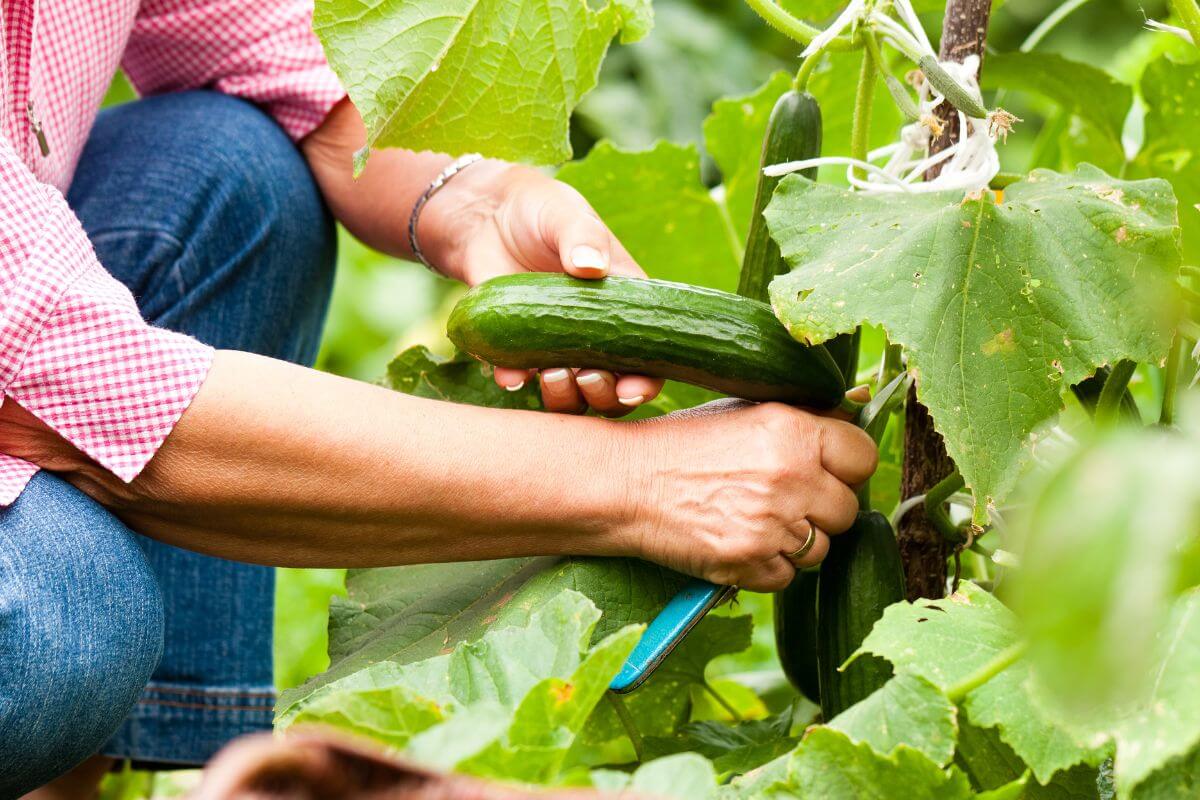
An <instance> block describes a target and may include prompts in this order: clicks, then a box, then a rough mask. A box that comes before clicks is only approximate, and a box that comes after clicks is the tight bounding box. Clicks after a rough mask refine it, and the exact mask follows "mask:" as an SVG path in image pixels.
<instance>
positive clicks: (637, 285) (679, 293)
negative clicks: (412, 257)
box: [447, 272, 845, 408]
mask: <svg viewBox="0 0 1200 800" xmlns="http://www.w3.org/2000/svg"><path fill="white" fill-rule="evenodd" d="M447 333H448V334H449V336H450V340H451V341H452V342H454V344H455V345H457V346H458V348H459V349H460V350H463V351H464V352H467V353H470V354H471V355H473V356H475V357H477V358H480V359H482V360H484V361H487V362H488V363H490V364H495V365H496V366H499V367H514V368H518V369H530V368H538V367H594V368H598V369H607V370H612V371H614V372H633V373H640V374H642V375H653V376H655V377H660V378H669V379H671V380H677V381H683V382H684V383H691V384H694V385H696V386H703V387H705V388H707V389H713V390H715V391H718V392H722V393H723V394H728V395H733V396H735V397H742V398H745V399H747V400H759V401H766V400H779V401H783V402H788V403H795V404H798V405H804V406H811V407H814V408H832V407H833V406H836V405H837V404H838V403H839V402H840V401H841V399H842V395H843V394H844V392H845V384H844V382H843V380H842V375H841V372H840V371H839V369H838V365H837V364H836V363H835V362H834V360H833V358H832V357H831V356H830V355H829V353H828V352H827V351H826V350H825V348H824V347H820V346H815V347H809V346H806V345H803V344H801V343H800V342H797V341H796V340H795V339H793V338H792V337H791V335H790V334H789V333H788V332H787V329H786V328H784V327H783V325H782V324H780V322H779V320H777V319H776V318H775V314H774V313H773V312H772V311H771V307H770V306H768V305H767V304H765V303H760V302H758V301H756V300H750V299H748V298H745V297H739V296H737V295H734V294H729V293H728V292H719V291H716V290H714V289H704V288H701V287H698V286H689V285H687V284H682V283H669V282H667V281H655V280H647V279H640V278H621V277H609V278H605V279H603V280H596V281H585V280H578V279H575V278H571V277H569V276H566V275H560V274H550V273H534V272H528V273H523V274H519V275H505V276H503V277H500V278H494V279H492V280H490V281H487V282H486V283H483V284H480V285H479V286H476V287H475V288H473V289H471V291H469V292H467V294H466V295H465V296H464V297H463V298H462V300H460V301H459V302H458V305H456V306H455V307H454V310H453V311H452V312H451V313H450V319H449V321H448V322H447Z"/></svg>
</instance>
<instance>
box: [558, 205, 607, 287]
mask: <svg viewBox="0 0 1200 800" xmlns="http://www.w3.org/2000/svg"><path fill="white" fill-rule="evenodd" d="M547 213H548V216H550V217H552V218H556V219H555V220H554V222H552V223H551V224H550V225H549V226H548V232H552V233H551V236H550V238H551V239H552V240H553V243H554V245H555V246H556V247H557V249H558V258H559V263H560V264H561V265H562V270H563V272H565V273H567V274H568V275H573V276H574V277H576V278H585V279H596V278H603V277H605V276H606V275H608V271H609V267H610V266H611V264H612V236H611V234H609V232H608V228H606V227H605V226H604V223H603V222H601V221H600V220H599V219H597V218H596V217H595V216H593V215H592V213H591V209H587V208H579V207H578V206H577V205H574V204H571V205H569V206H568V205H565V204H564V205H563V206H559V207H557V208H555V209H553V210H548V211H547Z"/></svg>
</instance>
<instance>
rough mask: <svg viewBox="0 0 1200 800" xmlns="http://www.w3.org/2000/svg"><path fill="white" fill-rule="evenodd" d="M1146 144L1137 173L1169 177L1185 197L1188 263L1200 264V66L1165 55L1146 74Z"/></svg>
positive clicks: (1182, 210)
mask: <svg viewBox="0 0 1200 800" xmlns="http://www.w3.org/2000/svg"><path fill="white" fill-rule="evenodd" d="M1141 95H1142V99H1143V101H1144V102H1145V104H1146V118H1145V122H1144V126H1145V140H1144V142H1143V145H1142V150H1141V152H1140V153H1138V156H1137V159H1136V160H1135V161H1134V163H1133V165H1132V167H1133V170H1132V173H1133V174H1136V175H1153V176H1157V177H1161V178H1166V179H1167V180H1169V181H1170V182H1171V185H1172V186H1174V187H1175V194H1176V195H1177V196H1178V197H1179V221H1180V224H1181V225H1182V227H1183V249H1184V257H1185V258H1186V259H1187V263H1189V264H1196V263H1200V206H1198V205H1197V204H1200V142H1198V141H1197V139H1196V130H1197V127H1198V126H1200V63H1193V64H1182V63H1176V62H1174V61H1171V60H1170V59H1169V58H1167V57H1165V56H1160V57H1159V58H1158V59H1156V60H1154V61H1152V62H1151V63H1150V64H1149V65H1148V66H1147V67H1146V71H1145V72H1144V73H1143V74H1142V82H1141Z"/></svg>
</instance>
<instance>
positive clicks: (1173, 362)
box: [1158, 332, 1183, 425]
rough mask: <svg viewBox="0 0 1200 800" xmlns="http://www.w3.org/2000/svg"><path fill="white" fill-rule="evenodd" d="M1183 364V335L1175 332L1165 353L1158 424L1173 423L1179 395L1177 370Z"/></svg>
mask: <svg viewBox="0 0 1200 800" xmlns="http://www.w3.org/2000/svg"><path fill="white" fill-rule="evenodd" d="M1182 364H1183V335H1182V334H1180V333H1178V332H1176V334H1175V338H1174V339H1173V340H1171V352H1170V353H1168V354H1167V369H1166V372H1164V373H1163V390H1162V391H1163V399H1162V413H1160V414H1159V415H1158V424H1159V425H1174V424H1175V401H1176V399H1177V398H1178V396H1179V370H1180V368H1181V366H1182Z"/></svg>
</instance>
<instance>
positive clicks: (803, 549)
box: [788, 520, 817, 562]
mask: <svg viewBox="0 0 1200 800" xmlns="http://www.w3.org/2000/svg"><path fill="white" fill-rule="evenodd" d="M805 521H806V522H807V520H805ZM816 543H817V526H815V525H813V524H812V523H811V522H809V523H808V538H806V539H805V540H804V544H802V545H800V548H799V549H798V550H796V551H795V552H793V553H788V560H789V561H793V562H794V561H799V560H800V559H802V558H804V557H805V556H806V555H808V551H809V550H812V549H813V545H814V544H816Z"/></svg>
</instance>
